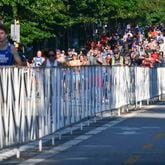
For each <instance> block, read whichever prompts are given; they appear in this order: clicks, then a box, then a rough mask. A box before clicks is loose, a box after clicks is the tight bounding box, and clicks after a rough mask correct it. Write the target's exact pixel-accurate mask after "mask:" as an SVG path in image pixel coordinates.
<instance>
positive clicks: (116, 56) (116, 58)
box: [112, 52, 124, 66]
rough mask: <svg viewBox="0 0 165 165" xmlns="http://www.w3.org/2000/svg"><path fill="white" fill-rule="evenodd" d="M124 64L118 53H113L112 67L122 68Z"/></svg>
mask: <svg viewBox="0 0 165 165" xmlns="http://www.w3.org/2000/svg"><path fill="white" fill-rule="evenodd" d="M123 64H124V60H123V57H122V56H120V54H119V53H117V52H116V53H115V54H114V57H113V58H112V66H122V65H123Z"/></svg>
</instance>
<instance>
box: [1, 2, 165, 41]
mask: <svg viewBox="0 0 165 165" xmlns="http://www.w3.org/2000/svg"><path fill="white" fill-rule="evenodd" d="M0 10H1V18H3V19H4V22H5V24H7V25H8V27H9V26H10V24H11V23H13V22H14V18H15V17H16V16H18V18H19V20H20V25H21V41H22V42H26V43H31V42H32V41H34V40H41V39H43V38H49V37H51V36H52V35H53V36H55V35H58V33H62V32H64V31H65V30H66V29H68V28H70V27H72V26H74V25H76V24H80V23H81V24H86V23H97V22H98V21H99V20H101V21H102V22H103V23H107V22H109V21H111V20H114V19H120V20H123V21H125V20H129V19H130V20H135V22H138V21H139V22H141V23H146V24H148V23H149V24H152V23H159V22H165V17H164V13H165V1H164V0H127V1H125V0H1V2H0Z"/></svg>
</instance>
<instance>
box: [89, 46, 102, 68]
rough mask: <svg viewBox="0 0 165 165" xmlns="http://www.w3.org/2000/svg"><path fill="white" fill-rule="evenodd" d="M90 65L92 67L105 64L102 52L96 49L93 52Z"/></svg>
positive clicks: (90, 56) (90, 55)
mask: <svg viewBox="0 0 165 165" xmlns="http://www.w3.org/2000/svg"><path fill="white" fill-rule="evenodd" d="M88 55H89V57H88V59H89V64H90V65H102V64H103V57H102V54H101V52H100V50H98V49H97V48H96V49H94V51H91V52H90V53H89V54H88Z"/></svg>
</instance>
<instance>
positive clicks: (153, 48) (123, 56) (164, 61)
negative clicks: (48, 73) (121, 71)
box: [32, 24, 165, 67]
mask: <svg viewBox="0 0 165 165" xmlns="http://www.w3.org/2000/svg"><path fill="white" fill-rule="evenodd" d="M164 28H165V27H164V25H163V24H161V25H156V26H146V27H140V26H138V25H137V26H131V25H130V24H128V25H127V26H126V28H125V29H123V30H122V31H120V32H119V31H117V32H115V33H111V34H107V33H105V32H103V33H102V34H101V35H100V37H98V38H97V39H92V38H91V39H90V40H88V41H87V44H86V45H87V46H86V48H82V49H80V51H76V50H75V49H74V48H69V49H68V50H67V51H66V52H65V51H64V50H59V49H56V50H53V49H52V50H49V51H48V53H47V55H46V56H44V57H43V55H42V52H41V51H40V50H39V51H38V52H37V57H34V58H33V62H32V66H45V67H52V66H82V65H108V66H147V67H158V66H164V65H165V57H164V55H165V29H164Z"/></svg>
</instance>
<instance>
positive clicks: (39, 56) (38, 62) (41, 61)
mask: <svg viewBox="0 0 165 165" xmlns="http://www.w3.org/2000/svg"><path fill="white" fill-rule="evenodd" d="M44 62H45V58H44V57H42V51H41V50H38V51H37V56H36V57H34V58H33V60H32V63H33V67H41V66H43V65H44Z"/></svg>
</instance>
